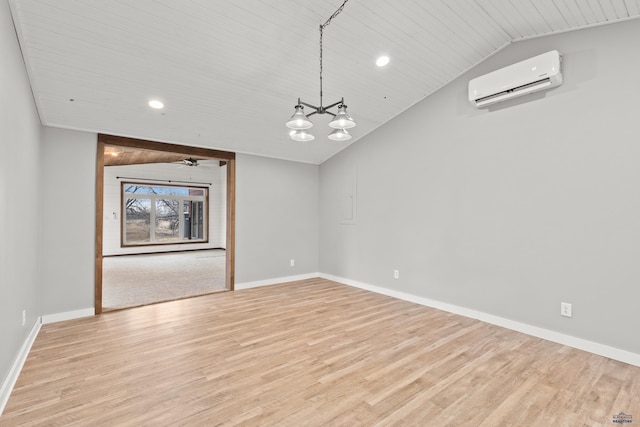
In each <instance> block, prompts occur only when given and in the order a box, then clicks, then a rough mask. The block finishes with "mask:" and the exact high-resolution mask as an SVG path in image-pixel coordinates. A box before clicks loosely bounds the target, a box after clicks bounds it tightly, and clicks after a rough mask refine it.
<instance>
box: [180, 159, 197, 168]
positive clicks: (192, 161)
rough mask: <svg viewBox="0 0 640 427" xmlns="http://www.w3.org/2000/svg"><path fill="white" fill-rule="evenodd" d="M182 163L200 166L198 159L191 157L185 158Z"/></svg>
mask: <svg viewBox="0 0 640 427" xmlns="http://www.w3.org/2000/svg"><path fill="white" fill-rule="evenodd" d="M180 163H182V165H183V166H198V165H199V163H198V160H196V159H194V158H192V157H189V158H188V159H183V160H182V161H181V162H180Z"/></svg>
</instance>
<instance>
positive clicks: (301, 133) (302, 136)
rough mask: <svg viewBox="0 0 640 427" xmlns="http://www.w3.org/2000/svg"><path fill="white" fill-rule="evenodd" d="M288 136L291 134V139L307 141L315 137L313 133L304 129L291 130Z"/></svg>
mask: <svg viewBox="0 0 640 427" xmlns="http://www.w3.org/2000/svg"><path fill="white" fill-rule="evenodd" d="M289 136H291V139H293V140H294V141H298V142H309V141H313V140H314V139H315V137H314V136H313V135H311V134H310V133H309V132H307V131H306V130H304V129H298V130H293V131H291V132H290V133H289Z"/></svg>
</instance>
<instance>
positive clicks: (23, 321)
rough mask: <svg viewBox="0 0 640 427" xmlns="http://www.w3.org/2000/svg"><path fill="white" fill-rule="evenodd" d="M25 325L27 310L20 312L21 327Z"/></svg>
mask: <svg viewBox="0 0 640 427" xmlns="http://www.w3.org/2000/svg"><path fill="white" fill-rule="evenodd" d="M26 323H27V310H22V326H24V325H25V324H26Z"/></svg>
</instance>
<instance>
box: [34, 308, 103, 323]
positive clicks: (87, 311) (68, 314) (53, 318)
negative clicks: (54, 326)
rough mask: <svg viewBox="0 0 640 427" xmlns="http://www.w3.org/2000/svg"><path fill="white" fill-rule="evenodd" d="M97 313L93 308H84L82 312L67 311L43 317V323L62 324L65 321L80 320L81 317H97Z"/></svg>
mask: <svg viewBox="0 0 640 427" xmlns="http://www.w3.org/2000/svg"><path fill="white" fill-rule="evenodd" d="M95 313H96V311H95V309H94V308H93V307H91V308H82V309H80V310H73V311H65V312H63V313H54V314H45V315H43V316H42V323H43V324H45V325H46V324H48V323H55V322H62V321H63V320H73V319H79V318H81V317H90V316H93V315H95Z"/></svg>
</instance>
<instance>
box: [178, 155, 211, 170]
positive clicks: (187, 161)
mask: <svg viewBox="0 0 640 427" xmlns="http://www.w3.org/2000/svg"><path fill="white" fill-rule="evenodd" d="M175 163H177V164H179V165H180V166H178V167H179V168H184V167H187V166H188V167H194V166H205V167H211V166H213V165H216V164H219V163H220V161H219V160H214V159H204V160H202V159H201V160H198V159H194V158H193V157H189V158H186V159H182V160H179V161H177V162H175Z"/></svg>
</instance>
